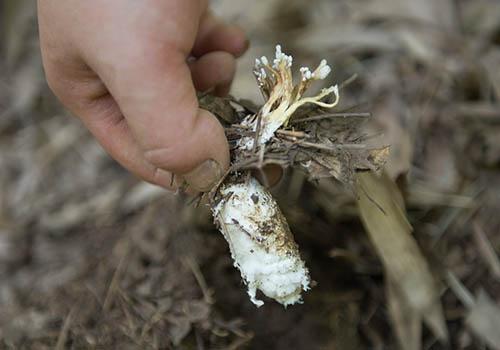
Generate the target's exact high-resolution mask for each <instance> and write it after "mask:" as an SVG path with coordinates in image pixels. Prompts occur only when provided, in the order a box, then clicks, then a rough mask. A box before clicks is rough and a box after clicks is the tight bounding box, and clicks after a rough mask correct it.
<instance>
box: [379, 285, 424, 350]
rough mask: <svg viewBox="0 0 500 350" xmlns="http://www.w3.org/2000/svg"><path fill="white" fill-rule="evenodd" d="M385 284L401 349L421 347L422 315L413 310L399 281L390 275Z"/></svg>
mask: <svg viewBox="0 0 500 350" xmlns="http://www.w3.org/2000/svg"><path fill="white" fill-rule="evenodd" d="M385 286H386V296H387V303H388V308H389V313H390V315H391V319H392V323H393V327H394V330H395V332H396V335H397V338H398V341H399V345H400V346H401V349H404V350H419V349H421V348H422V339H421V334H422V320H421V317H420V316H419V315H418V314H417V313H415V312H414V311H413V310H412V308H411V306H410V305H409V304H408V301H407V299H406V297H405V295H404V294H403V293H401V289H400V288H399V287H398V285H397V282H395V281H394V280H392V279H391V278H390V277H388V278H387V279H386V283H385Z"/></svg>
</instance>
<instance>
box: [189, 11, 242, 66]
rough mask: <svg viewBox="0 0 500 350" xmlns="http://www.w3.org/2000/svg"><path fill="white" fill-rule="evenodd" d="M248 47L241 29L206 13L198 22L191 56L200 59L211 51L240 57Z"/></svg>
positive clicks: (208, 12)
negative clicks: (198, 25)
mask: <svg viewBox="0 0 500 350" xmlns="http://www.w3.org/2000/svg"><path fill="white" fill-rule="evenodd" d="M248 45H249V42H248V39H247V37H246V35H245V32H244V31H243V29H241V28H240V27H238V26H237V25H233V24H227V23H225V22H223V21H221V20H219V19H218V18H217V17H215V16H214V15H213V14H212V13H211V12H210V11H207V12H206V13H205V15H204V16H203V17H202V19H201V21H200V27H199V29H198V36H197V38H196V41H195V44H194V47H193V52H192V54H193V55H194V56H195V57H200V56H203V55H205V54H207V53H209V52H213V51H225V52H229V53H230V54H232V55H233V56H235V57H240V56H241V55H243V54H244V53H245V51H246V50H247V49H248Z"/></svg>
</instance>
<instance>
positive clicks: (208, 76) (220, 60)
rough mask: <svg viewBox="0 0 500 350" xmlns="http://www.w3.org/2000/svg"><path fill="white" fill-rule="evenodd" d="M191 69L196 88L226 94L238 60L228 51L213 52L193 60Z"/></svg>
mask: <svg viewBox="0 0 500 350" xmlns="http://www.w3.org/2000/svg"><path fill="white" fill-rule="evenodd" d="M190 69H191V75H192V79H193V83H194V86H195V88H196V90H198V91H213V92H214V94H215V95H218V96H225V95H227V94H228V93H229V90H230V88H231V83H232V81H233V78H234V75H235V73H236V60H235V58H234V57H233V56H232V55H231V54H229V53H227V52H223V51H217V52H211V53H208V54H206V55H204V56H202V57H200V58H199V59H197V60H196V61H194V62H191V63H190Z"/></svg>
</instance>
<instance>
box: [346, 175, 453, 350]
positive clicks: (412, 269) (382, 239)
mask: <svg viewBox="0 0 500 350" xmlns="http://www.w3.org/2000/svg"><path fill="white" fill-rule="evenodd" d="M357 179H358V182H357V184H356V185H357V193H358V195H359V198H358V207H359V211H360V215H361V219H362V221H363V224H364V226H365V228H366V230H367V233H368V235H369V237H370V240H371V242H372V244H373V245H374V247H375V250H376V251H377V253H378V255H379V256H380V259H381V260H382V263H383V264H384V267H385V270H386V273H387V277H388V278H390V279H391V280H392V281H394V283H395V290H398V291H399V294H398V293H396V294H394V293H391V295H400V296H401V298H403V300H404V304H407V305H408V308H409V310H411V312H412V313H413V315H412V316H408V318H407V321H408V322H410V323H411V322H413V321H412V320H413V318H417V319H418V320H419V321H422V320H423V321H425V322H426V324H427V325H428V326H429V328H430V329H431V330H432V331H433V332H434V334H435V336H436V337H437V338H438V339H440V340H442V341H446V340H447V339H448V335H447V330H446V325H445V321H444V315H443V310H442V306H441V303H440V301H439V293H438V290H437V286H436V284H435V281H434V279H433V277H432V275H431V272H430V270H429V266H428V264H427V262H426V260H425V258H424V257H423V255H422V253H421V252H420V249H419V247H418V245H417V242H416V241H415V239H414V238H413V237H412V235H411V231H412V227H411V225H410V224H409V222H408V220H407V218H406V214H405V209H404V206H403V201H402V196H401V193H400V192H399V190H398V188H397V186H396V184H395V183H394V182H393V181H392V180H391V179H390V178H389V176H388V175H387V174H385V173H384V174H383V175H382V176H381V177H378V176H377V175H376V174H374V173H373V172H362V173H358V176H357ZM391 303H393V306H395V305H398V306H399V308H400V309H401V305H403V303H402V302H401V300H397V301H394V300H393V301H391ZM396 315H397V313H394V314H393V316H396ZM393 322H394V323H395V324H396V323H397V322H398V320H397V319H393ZM404 327H405V328H404V329H405V331H404V333H405V334H406V333H408V332H409V331H410V330H412V329H414V326H412V325H411V324H408V325H405V326H404ZM397 335H398V336H400V335H401V334H400V332H397ZM419 336H420V335H419ZM400 341H401V342H402V343H403V342H404V343H406V342H407V341H408V340H407V339H400ZM411 343H412V344H416V341H415V340H413V341H412V342H411Z"/></svg>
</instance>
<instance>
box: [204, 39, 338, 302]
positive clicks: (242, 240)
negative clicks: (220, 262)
mask: <svg viewBox="0 0 500 350" xmlns="http://www.w3.org/2000/svg"><path fill="white" fill-rule="evenodd" d="M291 66H292V57H291V56H288V55H286V54H284V53H283V52H282V51H281V47H280V46H279V45H278V46H276V57H275V59H274V60H273V62H272V64H271V63H270V62H269V60H268V59H267V58H266V57H262V58H260V59H257V60H256V63H255V69H254V74H255V76H256V78H257V82H258V85H259V88H260V89H261V91H262V94H263V95H264V97H265V98H266V99H267V101H266V103H265V104H264V105H263V106H262V108H261V109H260V111H259V112H258V113H257V114H255V115H248V116H247V117H246V118H244V119H243V121H242V122H241V124H242V125H243V126H244V127H246V128H247V129H249V130H253V132H254V135H252V136H248V135H247V136H242V137H241V138H240V139H239V141H238V143H237V147H236V150H234V152H235V153H234V154H236V158H237V156H238V154H239V155H245V154H247V155H248V154H249V153H251V152H256V151H258V150H259V149H260V148H261V147H264V146H265V144H266V143H268V142H269V141H270V140H271V139H272V137H273V136H274V134H275V132H276V131H277V130H278V129H279V128H281V127H282V126H286V125H287V123H288V121H289V119H290V118H291V117H292V115H293V113H294V112H295V111H296V110H297V109H298V108H299V107H301V106H303V105H305V104H308V103H309V104H315V105H318V106H321V107H324V108H331V107H334V106H335V105H336V104H337V103H338V101H339V91H338V86H337V85H335V86H331V87H329V88H327V89H323V90H322V91H321V92H320V93H319V95H317V96H314V97H303V95H304V93H305V91H306V90H307V88H308V87H309V86H310V84H311V83H312V82H313V81H315V80H323V79H325V78H326V77H327V76H328V74H329V73H330V71H331V69H330V67H329V66H328V65H327V63H326V61H325V60H323V61H321V63H320V65H319V66H318V68H317V69H316V70H314V71H311V70H310V69H309V68H306V67H303V68H301V69H300V72H301V79H300V81H299V82H298V83H297V84H294V83H293V78H292V72H291ZM332 94H333V96H334V100H333V102H330V103H328V102H324V101H323V100H324V99H325V98H326V97H328V96H330V95H332ZM234 154H233V155H234ZM218 191H219V193H218V194H219V196H218V197H219V201H218V202H217V203H216V204H215V205H214V206H213V214H214V217H215V221H216V223H217V224H218V225H219V228H220V230H221V232H222V233H223V235H224V237H225V238H226V240H227V241H228V243H229V247H230V250H231V254H232V257H233V259H234V265H235V266H236V267H237V268H238V269H239V270H240V272H241V276H242V278H243V280H244V281H245V283H246V285H247V287H248V294H249V296H250V299H251V301H252V302H253V303H254V304H256V305H257V306H261V305H262V304H263V302H262V301H261V300H258V299H257V296H256V293H257V290H260V291H262V293H263V294H264V295H266V296H268V297H270V298H272V299H275V300H276V301H278V302H279V303H281V304H283V305H285V306H287V305H290V304H295V303H297V302H301V294H302V291H303V290H304V291H306V290H308V289H309V284H310V279H309V273H308V270H307V268H306V267H305V264H304V262H303V260H302V259H301V257H300V254H299V250H298V246H297V244H296V243H295V241H294V238H293V235H292V233H291V232H290V229H289V226H288V223H287V221H286V219H285V217H284V216H283V214H282V213H281V211H280V209H279V207H278V205H277V203H276V201H275V200H274V198H273V197H272V195H271V193H270V192H269V191H268V190H267V189H266V188H264V187H263V186H262V185H260V184H259V182H258V181H257V180H256V179H254V178H253V177H251V176H250V174H248V173H245V172H243V173H242V174H240V175H234V176H232V177H231V178H230V180H228V181H225V183H224V184H223V185H222V186H221V187H220V188H219V190H218Z"/></svg>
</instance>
